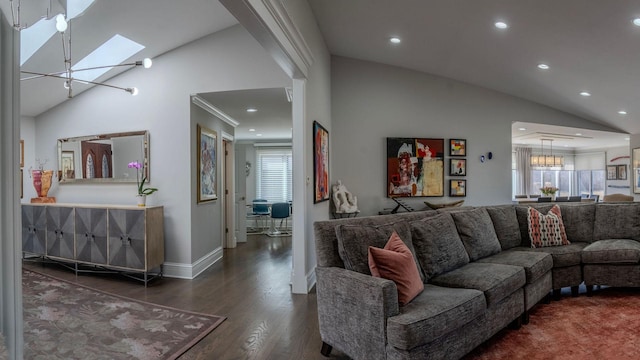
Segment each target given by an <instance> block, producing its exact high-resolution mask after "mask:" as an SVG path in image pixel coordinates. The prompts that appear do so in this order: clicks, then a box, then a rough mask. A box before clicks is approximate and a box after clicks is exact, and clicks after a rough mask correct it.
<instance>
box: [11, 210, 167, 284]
mask: <svg viewBox="0 0 640 360" xmlns="http://www.w3.org/2000/svg"><path fill="white" fill-rule="evenodd" d="M22 251H23V254H25V256H26V255H36V256H38V257H41V258H43V259H51V260H56V261H61V262H64V263H71V264H72V265H73V267H74V270H75V271H76V272H79V271H83V270H82V269H80V268H79V265H87V266H88V267H89V268H94V269H95V268H99V269H104V270H113V271H119V272H122V273H123V274H130V273H134V274H135V273H137V274H141V275H142V278H139V279H140V280H142V281H144V282H145V284H146V283H147V282H148V281H149V280H150V278H149V275H151V276H152V277H151V278H153V277H155V276H158V275H160V276H161V275H162V264H163V263H164V214H163V207H162V206H149V207H137V206H107V205H85V204H60V203H56V204H23V205H22ZM136 278H138V277H136Z"/></svg>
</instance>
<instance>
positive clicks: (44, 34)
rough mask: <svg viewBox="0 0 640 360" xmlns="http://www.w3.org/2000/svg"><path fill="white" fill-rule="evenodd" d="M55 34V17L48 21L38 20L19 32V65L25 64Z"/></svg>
mask: <svg viewBox="0 0 640 360" xmlns="http://www.w3.org/2000/svg"><path fill="white" fill-rule="evenodd" d="M56 32H57V30H56V19H55V16H54V17H52V18H51V19H49V20H47V19H40V20H38V22H36V23H35V24H33V25H31V26H30V27H28V28H26V29H24V30H22V31H20V65H22V64H24V63H25V62H27V60H29V58H31V56H33V54H35V53H36V51H38V49H40V48H41V47H42V45H44V44H45V43H46V42H47V41H49V39H51V37H52V36H53V35H55V34H56Z"/></svg>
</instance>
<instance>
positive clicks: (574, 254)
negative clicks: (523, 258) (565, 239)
mask: <svg viewBox="0 0 640 360" xmlns="http://www.w3.org/2000/svg"><path fill="white" fill-rule="evenodd" d="M587 245H589V243H584V242H574V243H571V244H570V245H565V246H551V247H544V248H531V247H524V246H523V247H517V248H513V250H517V251H539V252H543V253H548V254H551V257H552V258H553V267H554V268H561V267H566V266H574V265H580V263H581V261H582V249H584V248H585V247H586V246H587Z"/></svg>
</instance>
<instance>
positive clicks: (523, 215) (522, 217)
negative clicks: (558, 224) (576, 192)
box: [515, 203, 553, 247]
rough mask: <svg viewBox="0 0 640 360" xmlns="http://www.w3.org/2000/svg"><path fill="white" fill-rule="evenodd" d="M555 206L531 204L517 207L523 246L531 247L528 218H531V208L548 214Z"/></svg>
mask: <svg viewBox="0 0 640 360" xmlns="http://www.w3.org/2000/svg"><path fill="white" fill-rule="evenodd" d="M552 206H553V204H548V203H547V204H545V203H540V204H529V205H516V207H515V208H516V217H517V218H518V227H520V238H521V239H522V244H521V246H528V247H531V238H530V237H529V224H528V222H527V218H528V216H529V208H530V207H532V208H534V209H536V210H538V211H540V212H541V213H543V214H546V213H547V212H548V211H549V210H551V207H552Z"/></svg>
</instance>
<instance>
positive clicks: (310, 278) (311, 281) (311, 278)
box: [307, 268, 316, 294]
mask: <svg viewBox="0 0 640 360" xmlns="http://www.w3.org/2000/svg"><path fill="white" fill-rule="evenodd" d="M315 285H316V268H313V269H311V271H310V272H309V273H307V294H308V293H309V292H310V291H311V289H313V287H314V286H315Z"/></svg>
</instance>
